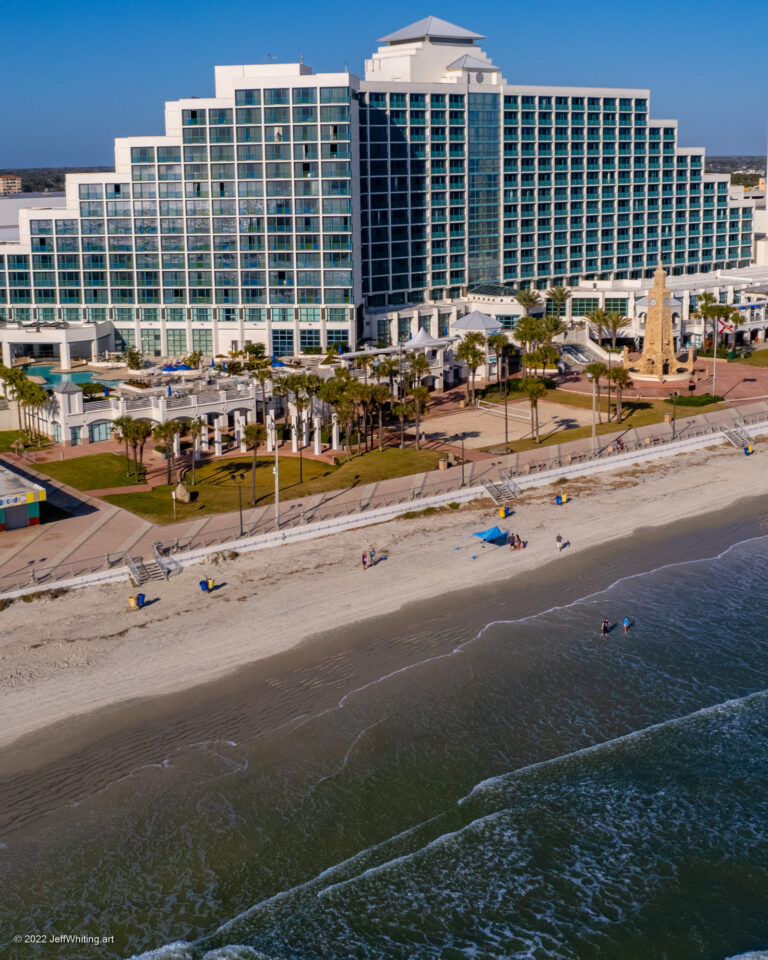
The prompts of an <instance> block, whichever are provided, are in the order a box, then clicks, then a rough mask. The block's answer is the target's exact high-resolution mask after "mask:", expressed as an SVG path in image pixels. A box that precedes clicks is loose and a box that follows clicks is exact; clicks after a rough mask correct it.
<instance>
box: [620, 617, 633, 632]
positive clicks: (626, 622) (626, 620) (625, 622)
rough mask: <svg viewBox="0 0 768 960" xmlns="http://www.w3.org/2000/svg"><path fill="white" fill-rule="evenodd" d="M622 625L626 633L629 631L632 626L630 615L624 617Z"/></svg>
mask: <svg viewBox="0 0 768 960" xmlns="http://www.w3.org/2000/svg"><path fill="white" fill-rule="evenodd" d="M621 625H622V626H623V627H624V633H629V628H630V627H631V626H632V621H631V620H630V619H629V617H624V619H623V620H622V621H621Z"/></svg>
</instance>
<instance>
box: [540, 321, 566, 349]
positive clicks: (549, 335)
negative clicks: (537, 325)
mask: <svg viewBox="0 0 768 960" xmlns="http://www.w3.org/2000/svg"><path fill="white" fill-rule="evenodd" d="M541 328H542V332H543V334H544V340H545V342H546V343H550V344H551V343H552V341H553V340H554V339H555V337H559V336H560V334H561V333H562V332H563V330H565V324H564V323H563V321H562V320H561V319H560V318H559V317H542V318H541Z"/></svg>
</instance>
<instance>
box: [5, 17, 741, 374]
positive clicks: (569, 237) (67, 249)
mask: <svg viewBox="0 0 768 960" xmlns="http://www.w3.org/2000/svg"><path fill="white" fill-rule="evenodd" d="M482 39H483V38H482V37H481V36H479V35H478V34H476V33H473V32H471V31H470V30H465V29H462V28H460V27H456V26H454V25H452V24H449V23H446V22H445V21H442V20H439V19H437V18H435V17H428V18H426V19H424V20H420V21H418V22H417V23H415V24H413V25H412V26H410V27H406V28H404V29H402V30H398V31H397V32H395V33H392V34H390V35H389V36H386V37H384V38H382V40H381V41H380V42H381V44H382V46H381V47H380V48H379V49H378V50H377V52H376V53H374V54H373V56H372V57H371V58H370V59H369V60H367V61H366V65H365V79H364V80H360V79H359V78H358V77H356V76H354V75H353V74H350V73H348V72H343V73H333V74H314V73H313V72H312V70H311V69H310V67H308V66H306V65H304V64H303V63H302V64H272V63H270V64H266V65H257V66H227V67H217V68H216V95H215V97H213V98H210V99H208V98H206V99H188V100H179V101H174V102H170V103H168V104H167V105H166V112H165V134H164V135H162V136H150V137H130V138H125V139H119V140H117V141H116V143H115V171H114V173H91V174H79V175H69V176H68V177H67V183H66V197H65V206H64V207H61V208H54V209H51V210H41V209H39V208H38V209H30V210H24V211H22V212H21V214H20V222H19V240H18V242H15V243H5V244H0V320H4V321H17V322H21V323H22V324H48V323H60V322H61V321H66V322H68V323H69V324H70V325H74V324H76V325H78V326H82V327H83V331H84V334H83V335H84V336H86V333H85V332H86V331H87V329H88V328H89V326H90V325H91V324H95V327H93V328H91V329H92V330H93V331H94V332H93V334H92V335H91V334H89V336H90V337H91V339H92V340H93V347H94V349H98V350H103V349H118V350H119V349H124V348H126V347H128V346H131V345H134V346H136V347H138V348H139V349H140V350H141V351H142V352H143V353H144V354H145V355H146V356H179V355H182V354H184V353H187V352H189V351H191V350H200V351H202V352H203V354H205V355H212V354H215V353H226V352H228V351H229V350H231V349H233V348H238V347H242V346H243V345H244V344H245V343H248V342H253V343H259V342H261V343H264V344H265V345H266V347H267V349H268V351H269V352H270V353H273V354H276V355H285V354H298V353H301V352H309V353H315V352H319V351H321V350H322V351H324V350H325V349H326V348H328V347H334V346H335V347H338V346H346V347H353V346H354V345H356V344H357V343H359V342H360V341H361V340H362V339H364V338H370V339H371V340H373V341H376V342H382V341H383V342H387V343H390V342H393V341H397V340H398V339H402V338H404V337H407V336H408V335H409V333H411V332H413V330H414V329H418V327H419V326H421V327H424V328H429V331H430V332H431V333H432V334H433V335H434V336H444V335H446V334H447V333H448V330H449V324H450V321H451V317H455V315H456V312H457V309H458V310H460V309H461V304H469V303H474V302H476V299H478V298H479V300H481V301H482V302H488V303H491V304H495V307H494V310H495V312H498V311H499V310H501V313H502V314H503V315H504V316H505V321H508V322H505V326H506V327H508V328H509V327H512V326H514V319H515V316H517V315H519V314H520V313H521V312H522V311H521V310H520V309H519V308H517V309H516V303H515V300H514V291H515V289H517V288H519V287H521V286H533V287H536V288H539V289H542V290H543V289H546V288H547V287H549V286H551V285H553V284H562V285H565V286H567V287H569V288H571V289H572V291H573V299H572V302H571V304H570V305H569V315H570V314H571V313H573V315H576V314H579V313H583V312H586V308H587V307H589V308H593V307H594V306H596V305H597V304H598V298H599V302H600V305H603V306H607V307H608V308H609V309H618V310H621V311H622V312H627V310H628V308H631V306H632V305H634V302H635V297H637V298H640V297H642V295H643V293H644V291H645V289H646V288H647V287H648V286H649V285H650V278H651V276H652V274H653V270H654V268H655V266H656V265H657V263H658V261H659V260H661V261H662V263H663V264H664V265H665V267H666V268H667V270H668V273H669V274H670V275H671V279H672V280H674V278H675V277H687V276H690V278H691V289H692V290H695V288H696V283H698V282H699V280H701V279H702V275H704V274H717V275H718V276H720V275H722V276H724V277H725V279H724V280H723V282H722V285H723V288H725V287H726V286H727V285H728V284H729V281H728V279H727V274H720V273H718V272H722V271H736V272H738V271H739V270H743V268H745V267H748V265H749V264H750V262H751V256H752V245H753V221H752V216H753V207H752V204H751V203H750V202H749V201H747V200H745V199H744V197H743V191H740V190H732V189H729V184H728V177H727V176H709V175H707V174H705V173H704V150H703V149H702V148H698V147H693V148H691V147H681V146H680V145H679V144H678V128H677V122H676V121H674V120H657V119H654V118H653V117H652V116H651V112H650V99H649V91H648V90H629V89H627V90H625V89H602V88H601V89H593V88H580V87H531V86H520V85H515V84H509V83H507V82H506V81H505V80H504V78H503V77H502V76H501V73H500V71H499V68H498V67H496V66H494V65H493V63H492V62H491V60H490V59H489V58H488V57H487V56H486V54H485V53H484V52H483V50H482V49H481V48H480V47H479V46H478V43H479V41H481V40H482ZM737 286H738V284H737ZM585 290H586V291H597V293H590V294H589V295H582V293H583V291H585ZM580 291H581V293H580ZM473 298H475V299H473ZM499 305H501V306H499ZM687 306H692V303H687ZM424 318H426V319H424ZM13 325H14V327H15V323H14V324H13ZM6 326H7V324H6ZM17 339H19V337H17ZM21 339H23V338H21ZM29 339H32V337H31V334H30V338H29ZM70 339H72V337H71V336H70ZM4 347H5V344H4ZM4 359H5V360H6V362H7V360H8V357H7V349H6V356H5V357H4Z"/></svg>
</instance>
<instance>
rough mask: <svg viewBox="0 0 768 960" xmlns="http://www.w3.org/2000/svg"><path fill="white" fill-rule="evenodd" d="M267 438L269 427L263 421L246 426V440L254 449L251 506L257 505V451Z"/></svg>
mask: <svg viewBox="0 0 768 960" xmlns="http://www.w3.org/2000/svg"><path fill="white" fill-rule="evenodd" d="M266 439H267V428H266V427H265V426H264V424H263V423H249V424H247V425H246V428H245V442H246V443H247V444H248V446H249V447H251V448H252V450H253V463H252V464H251V506H252V507H255V506H256V453H257V451H258V449H259V447H260V446H261V444H262V443H264V442H265V441H266Z"/></svg>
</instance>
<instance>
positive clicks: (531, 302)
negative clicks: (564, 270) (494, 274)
mask: <svg viewBox="0 0 768 960" xmlns="http://www.w3.org/2000/svg"><path fill="white" fill-rule="evenodd" d="M515 300H517V302H518V303H519V304H520V306H521V307H522V308H523V313H524V314H525V316H526V317H530V315H531V310H533V308H534V307H540V306H541V295H540V294H539V292H538V290H518V291H517V293H516V294H515Z"/></svg>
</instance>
